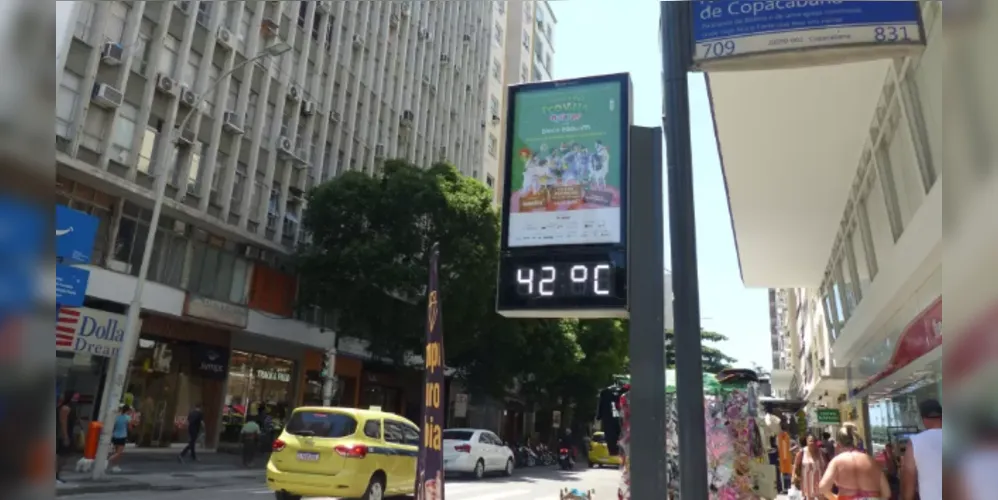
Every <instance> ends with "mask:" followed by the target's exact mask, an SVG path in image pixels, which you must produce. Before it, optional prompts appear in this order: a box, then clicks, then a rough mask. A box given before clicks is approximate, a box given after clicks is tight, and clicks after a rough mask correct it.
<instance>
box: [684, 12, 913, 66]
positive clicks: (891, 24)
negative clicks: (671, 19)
mask: <svg viewBox="0 0 998 500" xmlns="http://www.w3.org/2000/svg"><path fill="white" fill-rule="evenodd" d="M690 10H691V11H692V14H691V16H692V20H691V21H692V22H691V28H692V36H693V67H692V69H693V70H699V71H708V72H712V71H729V70H744V69H750V70H759V69H775V68H792V67H799V66H814V65H821V64H835V63H844V62H854V61H866V60H872V59H884V58H895V57H903V56H907V55H910V54H912V53H915V52H917V51H919V50H921V48H922V47H923V46H924V45H925V30H924V28H923V26H922V17H921V7H920V2H915V1H898V0H895V1H868V0H862V1H858V0H857V1H820V2H812V1H789V0H777V1H758V0H756V1H744V0H713V1H703V0H701V1H696V2H693V8H692V9H690Z"/></svg>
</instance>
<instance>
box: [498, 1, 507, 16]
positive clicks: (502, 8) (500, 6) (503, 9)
mask: <svg viewBox="0 0 998 500" xmlns="http://www.w3.org/2000/svg"><path fill="white" fill-rule="evenodd" d="M496 7H498V9H499V13H500V14H505V13H506V2H505V1H499V2H496Z"/></svg>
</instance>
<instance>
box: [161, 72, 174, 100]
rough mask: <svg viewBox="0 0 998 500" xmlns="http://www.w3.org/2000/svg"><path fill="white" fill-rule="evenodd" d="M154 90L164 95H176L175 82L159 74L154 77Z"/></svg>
mask: <svg viewBox="0 0 998 500" xmlns="http://www.w3.org/2000/svg"><path fill="white" fill-rule="evenodd" d="M156 90H158V91H160V92H162V93H164V94H168V95H175V94H176V93H177V81H176V80H174V79H173V78H170V77H169V76H168V75H165V74H163V73H160V74H159V75H158V76H156Z"/></svg>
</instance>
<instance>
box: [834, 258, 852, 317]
mask: <svg viewBox="0 0 998 500" xmlns="http://www.w3.org/2000/svg"><path fill="white" fill-rule="evenodd" d="M844 261H845V255H842V254H840V255H839V257H838V260H837V261H836V262H835V267H834V268H833V269H832V279H833V280H834V283H835V285H834V286H835V300H836V307H837V308H838V310H839V313H840V314H841V319H842V325H845V324H846V322H848V321H849V318H850V317H851V316H852V308H853V301H852V292H850V291H849V290H850V286H849V284H848V282H846V279H845V273H843V271H842V268H843V266H844ZM841 329H842V326H840V327H839V330H841Z"/></svg>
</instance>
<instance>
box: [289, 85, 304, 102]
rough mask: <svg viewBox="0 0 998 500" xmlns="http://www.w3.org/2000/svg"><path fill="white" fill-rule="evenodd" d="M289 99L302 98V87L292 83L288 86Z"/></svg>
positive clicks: (296, 99) (296, 100)
mask: <svg viewBox="0 0 998 500" xmlns="http://www.w3.org/2000/svg"><path fill="white" fill-rule="evenodd" d="M288 100H289V101H295V102H298V101H300V100H301V88H300V87H298V86H297V85H294V84H292V85H291V86H289V87H288Z"/></svg>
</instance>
